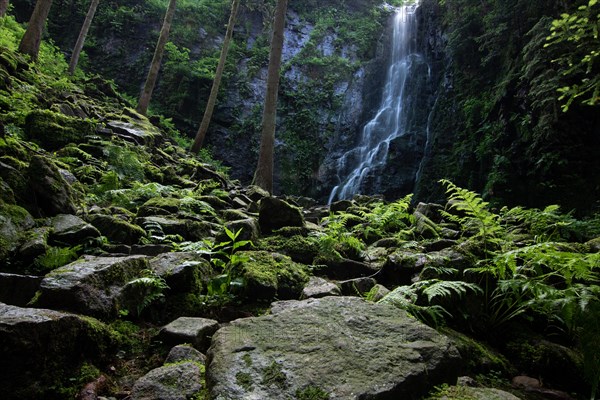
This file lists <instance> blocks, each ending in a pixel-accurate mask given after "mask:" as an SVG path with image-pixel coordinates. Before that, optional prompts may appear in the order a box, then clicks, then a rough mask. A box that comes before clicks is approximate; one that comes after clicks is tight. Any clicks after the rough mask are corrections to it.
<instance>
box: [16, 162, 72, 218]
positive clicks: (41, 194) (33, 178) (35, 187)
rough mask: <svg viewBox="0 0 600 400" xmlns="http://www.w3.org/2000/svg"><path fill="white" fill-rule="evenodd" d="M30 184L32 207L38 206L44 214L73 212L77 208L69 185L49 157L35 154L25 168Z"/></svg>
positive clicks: (53, 214) (50, 215) (52, 214)
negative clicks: (26, 168) (27, 167)
mask: <svg viewBox="0 0 600 400" xmlns="http://www.w3.org/2000/svg"><path fill="white" fill-rule="evenodd" d="M27 175H28V177H29V183H30V185H31V192H30V195H31V196H30V199H31V201H32V202H33V205H32V207H36V208H39V210H40V212H41V214H43V215H45V216H49V217H52V216H55V215H58V214H75V211H76V210H77V206H76V201H75V198H74V193H73V190H72V189H71V185H69V183H67V181H66V180H65V178H64V177H63V176H62V174H61V173H60V170H59V169H58V167H57V166H56V165H55V164H54V162H52V161H51V160H50V159H49V158H46V157H43V156H40V155H35V156H33V157H32V158H31V162H30V163H29V169H28V170H27Z"/></svg>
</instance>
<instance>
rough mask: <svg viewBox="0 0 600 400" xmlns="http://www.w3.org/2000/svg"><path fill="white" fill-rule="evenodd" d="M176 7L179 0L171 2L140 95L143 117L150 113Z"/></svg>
mask: <svg viewBox="0 0 600 400" xmlns="http://www.w3.org/2000/svg"><path fill="white" fill-rule="evenodd" d="M176 5H177V0H169V8H167V13H166V14H165V20H164V21H163V25H162V28H161V30H160V36H159V37H158V42H157V43H156V49H155V50H154V57H152V63H151V64H150V71H148V77H147V78H146V83H145V84H144V89H142V93H141V94H140V100H139V101H138V105H137V111H138V112H139V113H140V114H143V115H146V113H147V112H148V105H149V104H150V98H151V97H152V91H153V90H154V85H155V84H156V78H157V77H158V71H159V70H160V63H161V61H162V57H163V54H164V52H165V45H166V44H167V40H169V31H170V30H171V22H172V21H173V15H174V14H175V6H176Z"/></svg>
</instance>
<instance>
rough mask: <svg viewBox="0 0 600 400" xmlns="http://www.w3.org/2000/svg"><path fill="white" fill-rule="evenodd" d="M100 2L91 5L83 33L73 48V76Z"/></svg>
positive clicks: (93, 2) (81, 32)
mask: <svg viewBox="0 0 600 400" xmlns="http://www.w3.org/2000/svg"><path fill="white" fill-rule="evenodd" d="M99 2H100V0H92V2H91V3H90V8H89V9H88V12H87V14H86V16H85V20H84V21H83V26H82V27H81V31H80V32H79V37H78V38H77V42H75V47H74V48H73V54H71V61H70V62H69V74H70V75H73V74H74V73H75V68H77V63H78V62H79V55H80V54H81V50H82V49H83V44H84V43H85V37H86V36H87V34H88V31H89V30H90V26H91V25H92V20H93V19H94V14H96V8H97V7H98V3H99Z"/></svg>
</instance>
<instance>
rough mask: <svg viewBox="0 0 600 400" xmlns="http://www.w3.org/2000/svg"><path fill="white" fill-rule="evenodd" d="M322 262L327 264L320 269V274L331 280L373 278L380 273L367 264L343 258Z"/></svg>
mask: <svg viewBox="0 0 600 400" xmlns="http://www.w3.org/2000/svg"><path fill="white" fill-rule="evenodd" d="M320 261H321V262H326V264H324V265H323V266H322V267H321V268H319V270H318V273H319V274H322V275H325V276H326V277H327V278H329V279H335V280H345V279H354V278H359V277H365V276H371V275H373V274H375V273H377V271H379V270H378V269H377V268H375V267H372V266H371V265H369V264H367V263H364V262H360V261H354V260H349V259H347V258H342V259H339V260H325V261H323V260H320Z"/></svg>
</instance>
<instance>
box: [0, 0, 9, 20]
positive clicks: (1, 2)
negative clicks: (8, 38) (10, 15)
mask: <svg viewBox="0 0 600 400" xmlns="http://www.w3.org/2000/svg"><path fill="white" fill-rule="evenodd" d="M6 10H8V0H0V18H1V17H4V16H5V15H6Z"/></svg>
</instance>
